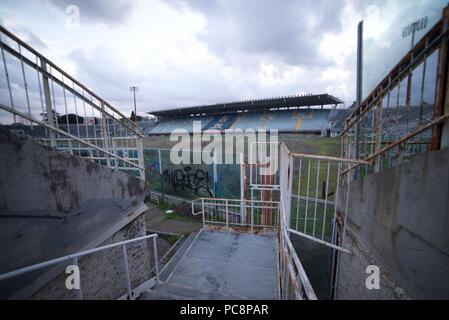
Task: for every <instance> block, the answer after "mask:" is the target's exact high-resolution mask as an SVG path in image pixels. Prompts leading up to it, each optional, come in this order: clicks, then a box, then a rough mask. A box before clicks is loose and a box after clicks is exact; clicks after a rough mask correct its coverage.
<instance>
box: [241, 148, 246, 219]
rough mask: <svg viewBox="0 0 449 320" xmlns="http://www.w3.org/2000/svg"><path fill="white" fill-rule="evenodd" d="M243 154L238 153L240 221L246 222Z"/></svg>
mask: <svg viewBox="0 0 449 320" xmlns="http://www.w3.org/2000/svg"><path fill="white" fill-rule="evenodd" d="M244 161H245V160H244V158H243V153H240V203H241V204H240V220H241V221H245V222H246V217H245V215H246V210H245V209H246V203H245V174H246V172H245V163H244Z"/></svg>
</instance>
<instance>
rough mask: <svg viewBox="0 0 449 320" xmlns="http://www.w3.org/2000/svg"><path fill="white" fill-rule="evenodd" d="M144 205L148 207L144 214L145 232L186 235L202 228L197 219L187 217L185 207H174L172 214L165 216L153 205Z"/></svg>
mask: <svg viewBox="0 0 449 320" xmlns="http://www.w3.org/2000/svg"><path fill="white" fill-rule="evenodd" d="M146 205H147V207H148V210H147V211H146V212H145V220H146V224H147V230H151V231H153V232H158V231H159V232H161V233H169V234H170V233H174V234H179V235H181V234H185V235H188V234H190V233H192V232H195V231H198V230H200V229H201V228H202V226H203V225H202V222H201V220H200V219H199V218H197V217H189V216H187V214H188V213H187V209H186V207H180V208H179V209H178V207H175V208H174V209H173V211H174V212H173V213H170V214H167V213H165V212H164V211H163V210H161V209H160V208H159V207H158V206H157V205H155V204H153V203H150V202H147V203H146ZM178 210H179V211H180V212H179V213H178Z"/></svg>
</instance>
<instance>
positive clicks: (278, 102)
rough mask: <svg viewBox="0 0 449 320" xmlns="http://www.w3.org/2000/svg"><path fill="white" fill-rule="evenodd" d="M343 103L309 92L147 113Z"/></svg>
mask: <svg viewBox="0 0 449 320" xmlns="http://www.w3.org/2000/svg"><path fill="white" fill-rule="evenodd" d="M340 103H343V101H342V100H340V99H338V98H336V97H334V96H331V95H329V94H315V95H312V94H309V95H297V96H286V97H276V98H266V99H254V100H243V101H231V102H220V103H216V104H210V105H201V106H193V107H186V108H181V109H171V110H161V111H151V112H148V113H149V114H152V115H155V116H158V117H170V118H171V117H182V116H189V115H191V114H193V115H197V114H198V115H213V114H226V113H235V112H238V111H246V110H248V111H250V110H251V111H255V110H257V111H260V110H266V109H276V108H291V107H311V106H326V105H336V104H340Z"/></svg>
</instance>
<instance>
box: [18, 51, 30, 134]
mask: <svg viewBox="0 0 449 320" xmlns="http://www.w3.org/2000/svg"><path fill="white" fill-rule="evenodd" d="M18 47H19V55H20V65H21V67H22V76H23V85H24V87H25V96H26V101H27V106H28V115H29V116H30V117H31V105H30V96H29V95H28V83H27V79H26V76H25V66H24V64H23V56H22V49H21V45H20V43H19V44H18ZM30 127H31V128H32V127H33V123H32V122H31V121H30Z"/></svg>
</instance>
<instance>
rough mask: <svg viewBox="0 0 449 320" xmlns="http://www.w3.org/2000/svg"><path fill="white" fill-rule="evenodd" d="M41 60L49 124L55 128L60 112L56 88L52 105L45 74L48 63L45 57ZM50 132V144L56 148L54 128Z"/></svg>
mask: <svg viewBox="0 0 449 320" xmlns="http://www.w3.org/2000/svg"><path fill="white" fill-rule="evenodd" d="M40 62H41V68H42V69H43V70H44V72H42V84H43V86H44V97H45V106H46V111H47V124H48V125H49V126H51V127H53V128H54V127H55V126H56V127H57V123H58V119H57V116H58V113H57V112H56V105H55V104H54V103H55V98H54V89H53V88H52V91H53V104H54V105H53V106H52V103H51V96H50V85H49V82H48V77H47V75H46V74H45V72H46V71H47V63H46V62H45V60H44V59H43V58H40ZM50 74H51V73H50ZM52 85H53V78H52ZM53 107H54V108H55V112H56V114H55V113H54V112H53ZM49 134H50V146H51V147H52V148H56V147H57V143H56V135H55V132H54V131H53V130H49Z"/></svg>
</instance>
